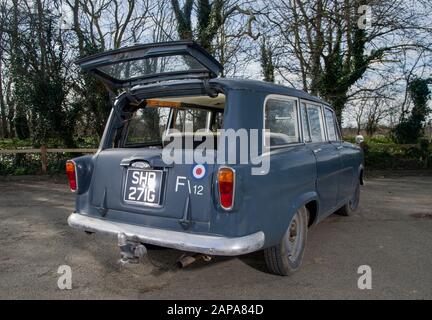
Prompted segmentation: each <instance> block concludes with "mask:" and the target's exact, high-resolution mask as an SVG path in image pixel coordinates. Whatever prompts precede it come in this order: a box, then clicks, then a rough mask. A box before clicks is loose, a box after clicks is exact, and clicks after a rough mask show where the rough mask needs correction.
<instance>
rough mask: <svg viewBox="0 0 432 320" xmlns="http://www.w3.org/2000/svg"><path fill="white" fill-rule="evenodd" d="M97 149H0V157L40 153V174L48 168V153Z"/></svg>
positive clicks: (92, 150) (93, 151) (85, 151)
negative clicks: (3, 155)
mask: <svg viewBox="0 0 432 320" xmlns="http://www.w3.org/2000/svg"><path fill="white" fill-rule="evenodd" d="M96 151H97V149H82V148H81V149H67V148H66V149H52V148H47V147H45V146H42V147H41V148H40V149H34V148H29V149H0V155H2V154H17V153H21V154H22V153H24V154H25V153H40V154H41V169H42V173H46V172H47V167H48V156H47V155H48V153H65V152H67V153H95V152H96Z"/></svg>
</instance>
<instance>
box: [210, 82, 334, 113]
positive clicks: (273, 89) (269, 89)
mask: <svg viewBox="0 0 432 320" xmlns="http://www.w3.org/2000/svg"><path fill="white" fill-rule="evenodd" d="M210 83H217V84H219V85H222V86H223V87H227V88H229V89H235V90H252V91H260V92H266V93H268V94H280V95H287V96H292V97H298V98H300V99H305V100H310V101H313V102H317V103H322V104H325V105H327V106H330V105H329V103H328V102H326V101H324V100H322V99H320V98H318V97H316V96H313V95H311V94H309V93H307V92H305V91H303V90H299V89H295V88H291V87H286V86H284V85H279V84H274V83H271V82H265V81H259V80H250V79H237V78H215V79H212V80H210Z"/></svg>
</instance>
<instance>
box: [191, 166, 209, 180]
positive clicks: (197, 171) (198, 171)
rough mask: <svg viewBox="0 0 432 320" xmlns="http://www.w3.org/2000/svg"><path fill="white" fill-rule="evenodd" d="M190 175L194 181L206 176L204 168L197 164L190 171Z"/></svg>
mask: <svg viewBox="0 0 432 320" xmlns="http://www.w3.org/2000/svg"><path fill="white" fill-rule="evenodd" d="M192 175H193V177H194V178H195V179H202V178H204V176H205V175H206V167H205V166H204V165H202V164H197V165H195V166H194V167H193V169H192Z"/></svg>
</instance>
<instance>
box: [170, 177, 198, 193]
mask: <svg viewBox="0 0 432 320" xmlns="http://www.w3.org/2000/svg"><path fill="white" fill-rule="evenodd" d="M186 185H187V188H188V191H189V194H195V195H197V196H202V195H203V192H204V186H203V185H201V184H197V185H193V186H191V183H190V180H189V179H188V178H186V177H184V176H177V178H176V186H175V192H178V191H179V187H180V186H186Z"/></svg>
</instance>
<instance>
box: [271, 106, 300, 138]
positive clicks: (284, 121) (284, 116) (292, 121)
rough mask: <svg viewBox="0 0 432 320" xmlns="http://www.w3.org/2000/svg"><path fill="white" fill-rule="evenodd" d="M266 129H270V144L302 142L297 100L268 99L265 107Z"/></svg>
mask: <svg viewBox="0 0 432 320" xmlns="http://www.w3.org/2000/svg"><path fill="white" fill-rule="evenodd" d="M265 129H268V130H270V146H277V145H284V144H290V143H297V142H300V136H299V130H298V121H297V101H295V100H276V99H270V100H268V101H267V103H266V107H265Z"/></svg>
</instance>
